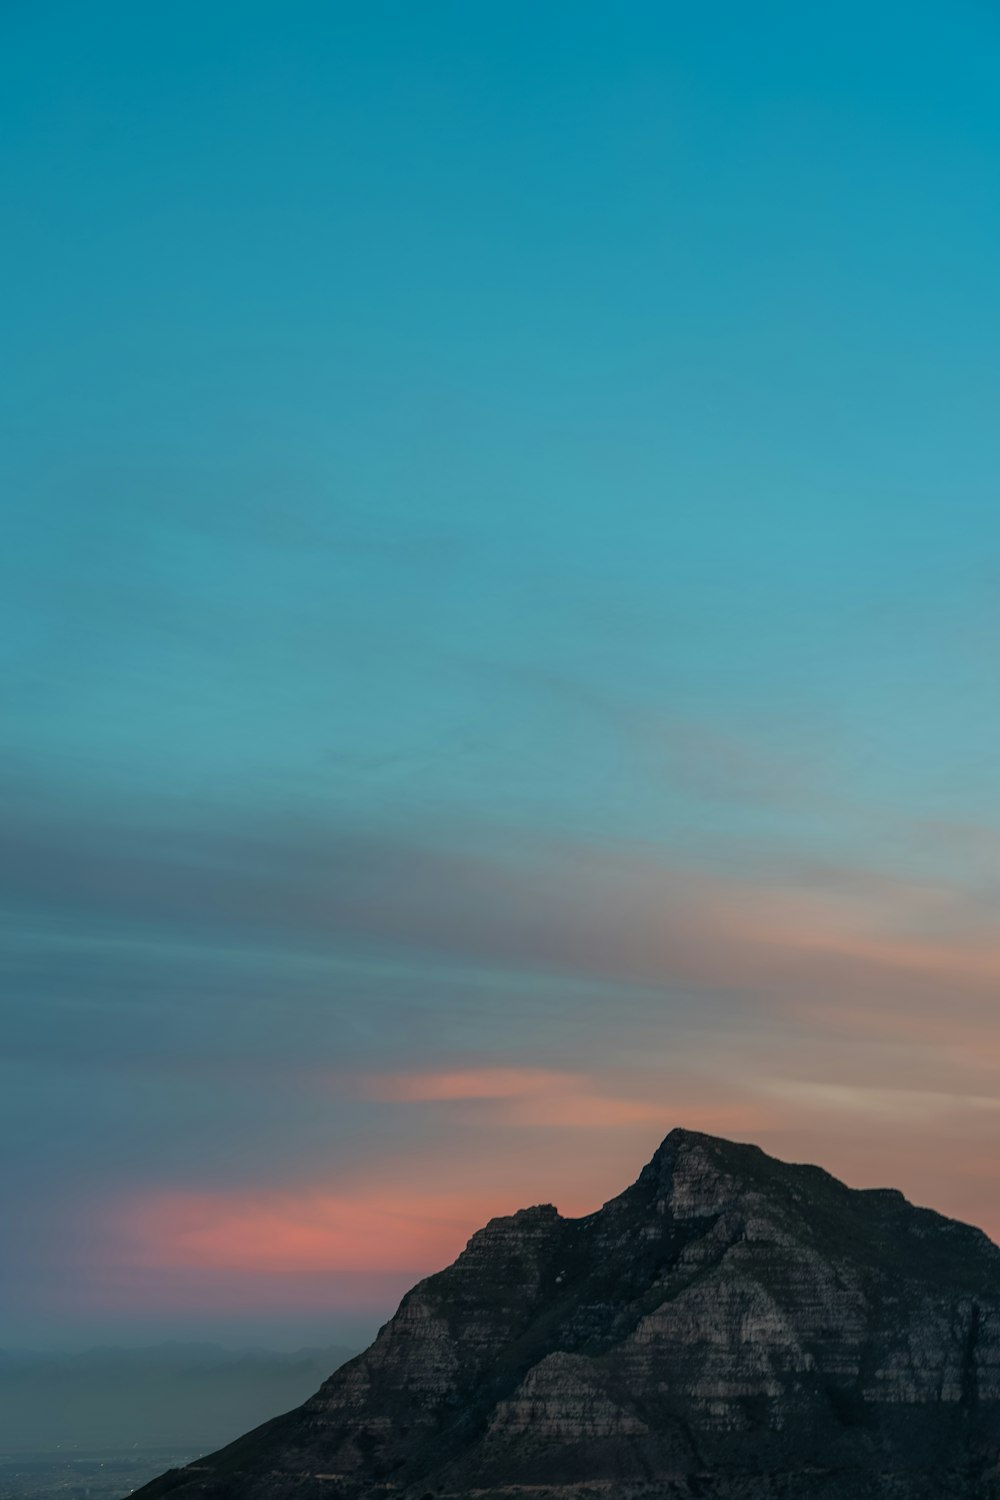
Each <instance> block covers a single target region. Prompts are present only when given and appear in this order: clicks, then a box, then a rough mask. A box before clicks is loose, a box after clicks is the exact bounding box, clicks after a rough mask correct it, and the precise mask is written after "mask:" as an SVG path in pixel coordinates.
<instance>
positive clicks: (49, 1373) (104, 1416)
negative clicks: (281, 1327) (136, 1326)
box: [0, 1343, 354, 1500]
mask: <svg viewBox="0 0 1000 1500" xmlns="http://www.w3.org/2000/svg"><path fill="white" fill-rule="evenodd" d="M353 1353H354V1351H353V1350H351V1349H345V1348H341V1347H339V1346H336V1345H334V1346H327V1347H324V1348H315V1349H300V1350H298V1351H297V1352H295V1353H291V1354H286V1353H276V1352H274V1351H273V1350H267V1349H247V1350H232V1349H222V1348H219V1347H217V1346H216V1345H214V1344H183V1343H166V1344H158V1345H154V1346H151V1347H149V1348H138V1349H117V1348H98V1349H90V1350H88V1351H86V1352H85V1353H81V1354H51V1353H45V1354H43V1353H32V1352H29V1351H23V1350H9V1351H8V1350H0V1500H50V1497H57V1496H61V1497H64V1500H75V1497H77V1496H80V1497H90V1500H111V1497H114V1496H117V1495H121V1494H125V1493H127V1492H128V1490H129V1489H131V1488H133V1487H138V1486H139V1485H141V1484H144V1483H145V1481H146V1480H147V1479H149V1478H151V1477H152V1476H153V1475H155V1474H157V1473H159V1472H160V1470H161V1469H162V1468H163V1467H164V1465H165V1464H167V1463H170V1462H173V1463H177V1462H179V1461H185V1462H186V1461H187V1460H189V1459H193V1458H196V1457H197V1455H198V1454H199V1453H203V1452H206V1451H208V1450H210V1449H212V1448H215V1447H218V1445H219V1444H220V1443H224V1442H227V1441H228V1440H229V1439H231V1438H232V1437H234V1436H235V1435H236V1434H238V1433H240V1432H243V1431H245V1430H246V1429H247V1427H252V1426H254V1425H255V1424H256V1423H258V1422H260V1421H263V1420H264V1418H265V1417H268V1416H271V1415H273V1413H274V1412H275V1411H282V1410H287V1409H288V1408H289V1407H293V1406H298V1405H299V1404H300V1402H302V1401H303V1400H304V1399H305V1398H306V1397H307V1396H308V1395H310V1394H311V1393H312V1392H313V1391H314V1390H315V1389H316V1387H317V1385H318V1384H319V1383H320V1381H321V1380H323V1379H324V1378H325V1377H326V1376H327V1375H328V1374H329V1373H330V1371H331V1370H332V1369H334V1368H336V1367H337V1366H339V1365H340V1364H342V1363H343V1362H344V1360H345V1359H349V1358H350V1357H351V1355H352V1354H353Z"/></svg>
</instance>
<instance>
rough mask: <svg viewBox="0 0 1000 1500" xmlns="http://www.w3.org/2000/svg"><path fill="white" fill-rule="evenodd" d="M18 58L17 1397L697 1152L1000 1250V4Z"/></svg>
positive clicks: (574, 1205) (258, 1320)
mask: <svg viewBox="0 0 1000 1500" xmlns="http://www.w3.org/2000/svg"><path fill="white" fill-rule="evenodd" d="M0 28H2V33H0V34H2V37H3V42H4V45H3V47H2V48H0V70H2V77H3V89H2V91H0V92H2V98H3V101H4V102H3V106H2V107H3V113H4V130H3V132H2V137H3V144H2V148H0V163H2V165H0V170H2V172H3V174H4V181H5V189H6V198H5V201H6V203H7V206H8V217H9V220H10V222H11V224H12V225H14V226H15V232H14V233H12V234H10V235H8V236H7V237H6V242H5V245H4V250H3V254H4V257H5V263H6V271H7V277H6V281H7V285H8V286H9V287H10V288H11V289H12V291H13V293H14V294H13V295H12V296H11V297H10V298H9V299H8V300H9V302H10V306H9V308H8V310H7V313H6V319H5V330H6V334H7V338H6V347H7V348H8V351H9V352H8V358H7V360H6V362H5V365H4V369H3V372H2V374H0V381H3V382H4V392H3V394H4V400H3V403H2V405H3V409H4V411H5V412H6V413H7V414H8V416H7V421H6V422H5V424H4V426H5V442H4V445H3V448H4V454H3V472H4V479H5V490H6V492H7V493H8V494H9V495H10V496H11V503H10V504H9V506H8V510H9V513H10V514H9V520H8V522H7V530H6V534H5V542H6V545H5V547H4V548H3V551H2V555H0V569H2V573H3V586H2V588H0V643H2V652H3V664H4V671H3V673H2V690H3V700H4V710H5V711H4V716H3V717H4V730H5V733H4V742H3V747H2V750H0V887H2V902H3V908H2V910H3V915H2V918H0V937H2V964H3V968H2V979H0V983H2V986H3V992H4V996H5V1001H4V1012H5V1017H4V1018H5V1035H4V1056H3V1059H2V1068H3V1079H2V1081H3V1088H2V1089H0V1112H2V1113H0V1123H2V1125H3V1128H4V1133H5V1138H6V1139H7V1140H9V1141H12V1142H16V1150H13V1151H9V1152H7V1153H5V1160H4V1163H3V1166H2V1168H0V1187H2V1191H3V1198H4V1202H5V1203H6V1204H8V1205H14V1211H13V1212H11V1213H9V1214H8V1215H7V1218H6V1222H5V1224H4V1226H3V1230H2V1233H0V1287H2V1288H3V1290H2V1292H0V1299H2V1300H0V1315H2V1316H0V1346H2V1345H3V1344H4V1343H7V1344H11V1345H17V1346H21V1347H24V1348H32V1347H39V1346H44V1345H46V1344H48V1343H51V1342H53V1341H55V1340H57V1339H60V1338H61V1339H68V1340H70V1341H71V1342H73V1343H78V1342H81V1341H83V1342H91V1343H95V1342H110V1343H118V1342H121V1343H123V1344H128V1343H129V1342H132V1341H134V1342H137V1343H140V1344H142V1343H146V1342H150V1343H152V1342H158V1341H159V1340H160V1339H161V1338H169V1337H171V1336H176V1335H178V1331H179V1334H180V1336H191V1337H196V1338H203V1339H204V1340H205V1341H207V1342H220V1341H221V1342H225V1341H229V1340H233V1341H236V1342H252V1343H256V1342H260V1343H263V1344H264V1345H265V1346H266V1345H268V1344H269V1343H270V1342H271V1341H272V1340H278V1341H279V1342H280V1341H282V1340H295V1341H297V1342H299V1343H302V1344H313V1345H317V1344H318V1345H325V1344H328V1343H338V1344H339V1343H343V1344H345V1345H352V1346H353V1345H355V1343H356V1342H357V1340H358V1338H360V1337H361V1334H362V1331H365V1330H370V1332H371V1333H374V1330H375V1328H376V1327H377V1325H378V1324H379V1323H381V1322H382V1321H384V1320H385V1319H386V1318H388V1317H389V1316H390V1314H391V1313H392V1311H393V1310H394V1308H395V1306H396V1303H397V1302H398V1300H399V1297H400V1296H401V1295H402V1293H403V1292H405V1291H406V1290H407V1289H408V1288H409V1287H410V1286H412V1285H413V1284H414V1282H416V1281H417V1280H418V1279H419V1278H420V1277H421V1276H422V1275H424V1274H426V1273H428V1272H430V1271H432V1270H434V1269H437V1268H438V1267H440V1266H443V1265H446V1264H448V1263H449V1261H450V1260H451V1259H453V1257H454V1254H455V1253H457V1250H459V1249H460V1248H461V1246H462V1244H464V1242H465V1240H466V1239H467V1238H468V1235H469V1234H470V1233H472V1232H473V1231H474V1230H475V1229H476V1228H478V1227H479V1226H480V1225H481V1224H482V1223H485V1222H486V1220H487V1219H488V1218H490V1217H492V1216H494V1215H496V1214H501V1213H505V1212H511V1211H513V1210H515V1209H517V1208H519V1207H523V1206H525V1205H526V1204H529V1203H531V1202H532V1201H535V1202H554V1203H555V1204H557V1205H558V1207H559V1209H560V1211H561V1212H562V1213H564V1214H566V1215H569V1216H575V1215H579V1214H582V1213H587V1212H591V1211H593V1210H594V1209H596V1208H597V1207H599V1206H600V1204H601V1203H602V1202H604V1201H605V1200H606V1199H607V1198H609V1197H610V1196H612V1195H613V1194H614V1193H616V1192H619V1191H620V1190H621V1188H622V1187H623V1186H624V1185H625V1184H627V1183H628V1182H630V1181H631V1180H633V1178H634V1176H635V1173H636V1171H637V1170H638V1167H639V1166H641V1164H642V1162H643V1161H645V1160H647V1159H648V1157H649V1155H650V1154H651V1152H650V1150H649V1149H647V1147H648V1143H649V1142H650V1141H653V1142H654V1143H655V1141H656V1140H659V1139H660V1138H662V1136H663V1135H664V1134H665V1132H666V1130H667V1129H668V1128H669V1127H670V1125H671V1124H672V1123H674V1122H677V1121H683V1122H685V1123H686V1124H688V1125H690V1126H691V1127H692V1128H697V1129H704V1130H705V1131H708V1132H709V1133H712V1134H716V1135H719V1136H722V1137H724V1138H728V1137H733V1136H736V1137H741V1138H744V1139H746V1140H748V1141H750V1142H752V1143H754V1144H757V1145H759V1146H761V1148H762V1149H764V1150H765V1151H767V1152H768V1153H770V1154H773V1155H776V1156H778V1157H781V1158H784V1159H793V1160H799V1161H810V1162H815V1163H816V1164H818V1165H821V1166H823V1167H824V1168H825V1169H826V1170H828V1171H830V1172H832V1173H833V1174H834V1175H835V1176H837V1177H839V1178H841V1179H842V1180H844V1181H846V1182H848V1183H849V1184H850V1185H851V1186H857V1187H873V1186H880V1187H894V1188H898V1189H899V1190H900V1191H902V1192H903V1193H904V1194H905V1195H906V1197H907V1198H908V1199H910V1200H911V1201H912V1202H915V1203H920V1204H926V1205H928V1206H930V1207H933V1208H935V1209H936V1210H937V1211H938V1212H940V1213H943V1214H946V1215H948V1216H949V1217H953V1218H957V1219H961V1220H963V1221H965V1222H968V1223H973V1224H976V1225H977V1226H979V1227H981V1228H983V1229H984V1231H985V1232H986V1233H987V1234H989V1235H990V1236H991V1237H992V1238H993V1239H994V1240H998V1239H1000V1207H998V1205H1000V1094H998V1092H997V1087H996V1077H997V1064H998V1062H1000V1011H998V1007H997V1004H996V994H997V986H998V982H1000V939H998V936H997V933H998V925H997V921H996V913H997V910H998V907H1000V858H998V856H1000V785H998V771H997V767H998V766H1000V701H998V698H997V693H996V687H995V682H994V675H995V674H994V656H995V648H994V642H995V640H996V639H997V634H998V629H1000V604H998V598H1000V593H998V590H997V579H998V576H1000V506H998V504H997V499H996V475H997V473H998V471H1000V430H998V427H997V423H996V420H995V412H994V407H995V400H994V392H995V388H996V385H997V382H998V378H1000V354H998V350H1000V290H998V287H997V278H996V263H997V245H998V243H1000V198H998V196H997V194H996V192H995V191H994V186H995V182H996V173H997V163H998V158H1000V91H998V90H997V88H996V76H997V62H998V60H1000V14H998V13H997V12H995V11H994V10H991V9H990V8H989V7H986V6H982V5H979V4H959V5H958V6H954V7H950V8H949V9H948V10H947V11H945V10H944V9H943V8H942V7H940V6H939V5H937V4H931V3H930V0H916V3H910V4H907V5H905V6H904V5H903V4H902V0H887V3H886V4H885V5H884V6H882V7H881V8H879V10H878V12H877V14H874V15H873V14H872V9H871V7H870V6H864V5H862V4H861V3H860V0H847V3H845V4H844V5H843V6H841V7H839V8H838V9H837V11H836V13H835V14H827V13H822V12H813V11H810V12H808V13H807V12H805V11H803V10H802V8H801V7H793V6H790V5H788V4H787V3H786V0H763V3H762V4H761V5H758V6H755V7H753V10H752V13H751V12H749V11H748V10H747V8H746V7H745V6H741V5H738V4H736V3H735V0H720V5H719V6H718V7H716V8H715V9H714V10H712V11H711V13H709V12H707V11H699V12H696V13H693V14H692V13H691V11H690V8H689V7H684V6H681V5H679V4H676V3H668V4H666V5H654V4H652V3H649V0H628V3H626V5H625V6H624V7H615V8H614V13H613V14H612V13H611V11H610V10H609V9H608V8H607V7H604V6H600V5H583V6H578V7H575V8H574V9H573V13H572V15H571V16H569V15H567V13H566V10H565V7H561V6H546V5H542V6H538V5H537V4H533V5H527V4H525V3H523V0H515V3H513V4H508V5H505V6H503V7H499V6H492V7H491V6H487V7H477V8H475V9H474V10H470V9H469V8H467V7H462V6H458V5H455V4H453V3H451V0H445V3H443V4H442V5H441V6H440V7H438V8H435V9H434V10H433V11H432V12H430V13H428V12H426V11H423V10H421V11H419V12H415V11H414V10H413V9H412V7H409V6H406V5H404V4H402V3H400V0H377V3H376V4H375V5H374V6H372V7H370V8H364V9H363V11H361V12H358V11H356V10H352V9H351V8H350V7H347V6H342V5H337V4H334V5H332V6H330V5H320V4H318V3H316V0H306V3H305V4H304V5H302V6H301V7H295V8H294V9H292V10H286V11H283V12H282V13H281V14H274V13H273V10H272V8H271V7H269V6H266V5H261V4H259V3H257V0H249V3H245V4H240V5H237V4H236V3H235V0H220V3H218V4H217V5H214V6H211V7H205V6H203V5H202V6H195V5H194V4H193V3H192V0H177V3H175V4H174V5H172V6H170V7H167V8H162V7H161V8H156V7H154V8H153V9H149V8H145V7H144V8H138V9H137V8H136V7H135V6H132V5H127V4H126V3H124V0H107V3H105V4H103V5H101V6H99V7H98V9H97V10H96V11H94V10H93V9H92V8H90V7H80V6H78V5H77V6H74V5H72V4H69V3H67V0H53V3H52V4H50V5H48V6H46V7H44V8H41V9H40V8H38V7H30V6H16V5H15V6H8V7H6V8H5V12H4V14H3V17H2V19H0ZM308 1330H312V1333H311V1334H309V1336H306V1333H307V1331H308ZM351 1330H356V1333H352V1332H351ZM365 1342H367V1338H366V1339H365ZM359 1346H360V1345H359Z"/></svg>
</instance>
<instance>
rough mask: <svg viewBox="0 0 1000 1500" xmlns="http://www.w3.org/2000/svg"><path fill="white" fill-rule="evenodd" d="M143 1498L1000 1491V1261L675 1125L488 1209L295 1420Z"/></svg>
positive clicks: (534, 1499) (588, 1499) (251, 1437)
mask: <svg viewBox="0 0 1000 1500" xmlns="http://www.w3.org/2000/svg"><path fill="white" fill-rule="evenodd" d="M141 1494H142V1495H143V1496H144V1497H145V1500H159V1497H164V1496H168V1495H169V1496H171V1497H172V1500H321V1497H322V1500H374V1497H376V1496H378V1497H379V1500H391V1497H398V1500H429V1497H434V1500H438V1497H440V1500H472V1497H475V1500H501V1497H503V1500H512V1497H515V1500H516V1497H521V1496H529V1497H530V1500H639V1497H646V1500H668V1497H670V1500H1000V1249H998V1248H997V1246H996V1245H994V1244H993V1243H992V1242H991V1241H990V1240H989V1239H988V1238H987V1236H986V1235H985V1234H983V1233H982V1231H980V1230H978V1229H974V1228H971V1227H970V1226H968V1225H965V1224H959V1223H957V1222H955V1221H953V1220H950V1219H946V1218H943V1217H941V1216H940V1215H939V1214H936V1213H933V1212H931V1211H930V1210H928V1209H922V1208H915V1207H914V1206H913V1205H912V1204H910V1203H908V1202H907V1201H906V1199H905V1198H904V1197H903V1195H902V1194H901V1193H899V1192H896V1191H893V1190H891V1189H872V1190H864V1191H857V1190H852V1189H850V1188H848V1187H845V1185H844V1184H843V1183H841V1182H838V1181H837V1180H836V1178H834V1177H831V1176H830V1175H829V1174H828V1173H827V1172H824V1171H822V1170H821V1169H820V1168H818V1167H813V1166H796V1165H789V1164H786V1163H783V1162H780V1161H777V1160H775V1159H774V1158H772V1157H769V1156H767V1155H765V1154H764V1152H763V1151H761V1150H760V1149H759V1148H758V1147H756V1146H750V1145H739V1144H735V1143H733V1142H730V1141H724V1140H719V1139H716V1138H714V1137H711V1136H706V1135H702V1134H699V1133H695V1132H691V1131H684V1130H676V1131H672V1132H671V1134H670V1135H669V1136H667V1138H666V1140H665V1141H664V1142H663V1144H662V1145H661V1146H660V1147H659V1149H658V1150H657V1151H656V1153H655V1155H654V1156H653V1158H652V1160H651V1161H650V1162H649V1163H648V1165H647V1166H646V1167H645V1168H644V1169H643V1171H642V1172H641V1174H640V1175H639V1178H638V1180H637V1181H636V1182H634V1183H633V1184H632V1186H631V1187H629V1188H627V1189H626V1190H625V1191H624V1192H623V1193H621V1194H620V1195H619V1196H618V1197H617V1198H613V1199H612V1200H611V1201H610V1202H609V1203H607V1204H605V1206H604V1207H603V1208H602V1209H600V1210H599V1211H598V1212H597V1213H594V1214H590V1215H588V1216H587V1217H586V1218H582V1219H564V1218H563V1217H562V1216H561V1215H560V1214H559V1213H558V1212H557V1210H556V1209H555V1208H554V1207H552V1206H551V1205H550V1204H545V1205H541V1206H538V1207H534V1208H529V1209H523V1210H521V1211H520V1212H518V1213H516V1214H513V1215H511V1216H509V1217H505V1218H497V1219H493V1220H491V1221H490V1223H489V1224H488V1225H487V1226H486V1227H485V1229H482V1230H480V1231H479V1232H478V1233H477V1234H475V1235H474V1236H473V1237H472V1239H471V1240H470V1241H469V1244H468V1246H467V1248H466V1249H465V1250H464V1251H463V1253H462V1254H461V1255H460V1256H459V1257H458V1259H457V1261H456V1262H455V1263H454V1265H452V1266H450V1267H449V1268H448V1269H447V1270H444V1271H441V1272H439V1273H438V1274H437V1275H434V1276H430V1277H428V1278H427V1279H426V1280H425V1281H422V1282H420V1283H419V1284H418V1285H417V1286H416V1287H415V1288H414V1289H413V1290H412V1291H411V1292H409V1293H408V1294H407V1295H406V1296H405V1297H404V1298H403V1301H402V1303H401V1304H400V1307H399V1311H398V1312H397V1313H396V1315H395V1317H394V1318H393V1319H391V1321H390V1322H389V1323H387V1324H386V1326H385V1327H384V1328H383V1329H382V1331H381V1332H380V1334H379V1336H378V1338H377V1339H376V1340H375V1343H374V1344H373V1345H372V1346H371V1348H370V1349H368V1350H367V1351H366V1352H365V1353H364V1354H361V1355H359V1356H358V1357H357V1358H355V1359H353V1360H351V1361H350V1362H349V1363H348V1364H346V1365H345V1366H344V1367H343V1368H342V1369H340V1370H339V1371H337V1372H336V1373H335V1374H333V1375H332V1376H331V1377H330V1378H329V1379H328V1380H326V1381H325V1382H324V1384H323V1385H322V1386H321V1387H320V1389H319V1391H318V1393H317V1394H316V1395H315V1396H313V1397H312V1398H311V1399H310V1400H308V1401H306V1402H305V1404H304V1405H302V1406H301V1407H300V1408H299V1409H298V1410H296V1411H292V1412H289V1413H287V1414H285V1415H283V1416H276V1417H275V1418H274V1419H273V1420H271V1421H269V1422H266V1423H265V1424H264V1425H263V1426H261V1427H259V1428H257V1430H256V1431H254V1432H251V1433H249V1434H248V1435H247V1436H246V1437H244V1438H241V1439H240V1440H239V1441H237V1442H235V1443H232V1444H231V1445H230V1446H229V1447H227V1448H224V1449H222V1450H221V1451H220V1452H218V1453H214V1454H211V1455H209V1456H208V1457H202V1458H199V1459H198V1460H197V1462H196V1463H195V1464H192V1465H191V1466H189V1467H186V1468H182V1469H176V1468H175V1469H172V1470H170V1471H168V1472H166V1473H165V1474H163V1475H162V1476H161V1477H160V1478H159V1479H157V1480H155V1481H154V1482H153V1483H151V1484H149V1485H148V1486H146V1487H145V1488H144V1489H143V1490H142V1491H141Z"/></svg>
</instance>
